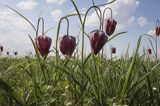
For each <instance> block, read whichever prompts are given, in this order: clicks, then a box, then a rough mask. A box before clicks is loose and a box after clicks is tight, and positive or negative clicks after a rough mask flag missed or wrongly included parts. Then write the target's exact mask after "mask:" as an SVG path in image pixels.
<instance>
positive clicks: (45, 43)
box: [35, 35, 52, 57]
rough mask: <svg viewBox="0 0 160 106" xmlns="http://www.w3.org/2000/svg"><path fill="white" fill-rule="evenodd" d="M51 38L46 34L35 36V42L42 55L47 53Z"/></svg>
mask: <svg viewBox="0 0 160 106" xmlns="http://www.w3.org/2000/svg"><path fill="white" fill-rule="evenodd" d="M51 43H52V39H51V38H49V37H47V36H46V35H41V36H37V37H36V38H35V44H36V46H37V48H38V50H39V52H40V54H41V56H42V57H44V56H46V55H47V54H48V53H49V49H50V47H51Z"/></svg>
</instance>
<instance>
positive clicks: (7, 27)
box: [0, 9, 32, 55]
mask: <svg viewBox="0 0 160 106" xmlns="http://www.w3.org/2000/svg"><path fill="white" fill-rule="evenodd" d="M29 27H30V26H29V24H28V23H27V22H26V21H25V20H24V19H22V18H21V17H19V16H18V15H17V14H16V13H14V12H12V11H11V10H8V9H0V29H1V30H0V38H1V39H0V43H1V44H2V45H3V46H4V50H5V52H6V51H8V50H9V52H11V51H18V52H19V54H21V55H22V54H24V53H25V51H28V50H29V49H28V48H32V45H31V42H30V39H29V38H28V36H27V34H28V33H27V30H28V28H29Z"/></svg>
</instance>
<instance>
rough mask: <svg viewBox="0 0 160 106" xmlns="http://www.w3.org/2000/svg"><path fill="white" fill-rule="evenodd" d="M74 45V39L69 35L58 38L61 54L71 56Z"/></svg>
mask: <svg viewBox="0 0 160 106" xmlns="http://www.w3.org/2000/svg"><path fill="white" fill-rule="evenodd" d="M75 47H76V39H75V37H73V36H70V35H64V36H63V37H61V38H59V48H60V51H61V52H62V54H63V55H67V56H71V55H72V53H73V51H74V49H75Z"/></svg>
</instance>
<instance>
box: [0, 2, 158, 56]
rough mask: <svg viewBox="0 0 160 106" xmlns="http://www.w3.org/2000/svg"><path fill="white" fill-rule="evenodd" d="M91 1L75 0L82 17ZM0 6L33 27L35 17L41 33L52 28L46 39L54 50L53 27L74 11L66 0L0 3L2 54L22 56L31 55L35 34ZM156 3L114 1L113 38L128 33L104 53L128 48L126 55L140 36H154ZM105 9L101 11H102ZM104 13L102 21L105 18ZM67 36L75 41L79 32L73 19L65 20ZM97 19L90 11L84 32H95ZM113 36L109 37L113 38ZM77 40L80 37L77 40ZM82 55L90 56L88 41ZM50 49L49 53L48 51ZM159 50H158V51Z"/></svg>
mask: <svg viewBox="0 0 160 106" xmlns="http://www.w3.org/2000/svg"><path fill="white" fill-rule="evenodd" d="M91 1H92V0H75V2H76V4H77V6H78V8H79V9H80V11H81V12H82V13H84V12H85V11H86V10H87V8H89V7H90V6H91V5H92V2H91ZM94 1H95V3H96V4H103V3H106V2H108V1H106V0H94ZM3 4H7V5H9V6H11V7H12V8H14V9H15V10H17V11H18V12H20V13H22V14H23V15H24V16H26V17H27V18H28V19H30V20H31V21H32V22H33V23H34V24H35V25H36V23H37V19H38V17H39V16H41V17H43V18H44V20H45V29H46V30H47V29H48V28H50V27H54V28H53V30H51V31H50V32H49V33H47V36H49V37H51V38H52V39H53V43H52V48H53V46H55V36H56V31H57V24H58V20H59V19H60V17H62V16H64V15H67V14H70V13H74V12H75V10H74V7H73V5H72V3H71V1H70V0H0V44H2V45H4V49H5V52H7V51H10V52H13V51H18V53H19V54H20V55H25V54H27V53H28V52H29V51H33V47H32V45H31V42H30V39H29V37H28V34H30V35H31V36H32V37H33V38H34V37H35V33H34V31H33V29H32V28H31V26H30V25H29V24H28V23H27V22H26V21H24V20H23V19H22V18H21V17H19V16H18V15H17V14H16V13H14V12H13V11H11V10H9V9H7V8H6V7H5V6H4V5H3ZM159 4H160V0H116V2H114V3H113V4H111V5H108V6H106V7H111V8H112V9H113V18H114V19H115V20H117V22H118V25H117V28H116V31H115V33H114V34H116V33H118V32H122V31H128V33H127V34H124V35H122V36H119V37H117V38H116V39H114V40H113V41H111V42H109V43H107V44H106V45H105V52H106V53H109V47H110V46H115V47H116V48H117V55H121V54H122V53H124V52H125V51H126V49H127V46H128V44H130V52H132V51H133V49H134V48H135V46H136V42H137V39H138V37H139V36H140V35H141V34H143V33H149V34H152V35H154V27H155V22H156V19H158V18H159V19H160V14H159V10H160V6H159ZM104 8H105V7H101V10H103V9H104ZM109 14H110V13H109V12H108V11H107V12H106V17H109ZM69 20H70V35H72V36H75V37H77V35H78V32H79V31H80V29H79V27H78V25H79V21H78V18H77V17H73V18H69ZM98 25H99V22H98V18H97V16H96V14H95V12H94V10H92V11H91V12H90V13H89V15H88V18H87V22H86V32H87V33H89V32H90V31H92V30H94V29H97V28H99V26H98ZM64 34H66V23H65V22H63V23H62V29H61V33H60V36H63V35H64ZM114 34H113V35H114ZM80 38H81V37H80ZM85 41H86V43H85V44H86V47H85V48H86V50H87V51H86V52H90V45H89V41H88V39H87V38H86V40H85ZM142 46H145V47H146V48H149V47H150V44H149V42H148V39H147V38H144V39H143V40H142ZM52 48H51V49H52ZM159 50H160V49H159Z"/></svg>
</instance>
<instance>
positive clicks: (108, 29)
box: [103, 7, 117, 36]
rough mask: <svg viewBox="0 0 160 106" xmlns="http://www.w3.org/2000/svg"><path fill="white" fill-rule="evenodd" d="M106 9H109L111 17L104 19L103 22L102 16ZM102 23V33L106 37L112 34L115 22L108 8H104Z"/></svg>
mask: <svg viewBox="0 0 160 106" xmlns="http://www.w3.org/2000/svg"><path fill="white" fill-rule="evenodd" d="M107 9H109V10H110V11H111V17H110V18H106V19H105V20H104V14H105V11H106V10H107ZM103 21H104V29H103V30H104V32H105V33H106V34H107V35H108V36H110V35H112V34H113V33H114V31H115V29H116V25H117V21H116V20H114V19H113V18H112V9H111V8H109V7H107V8H105V10H104V12H103Z"/></svg>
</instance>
